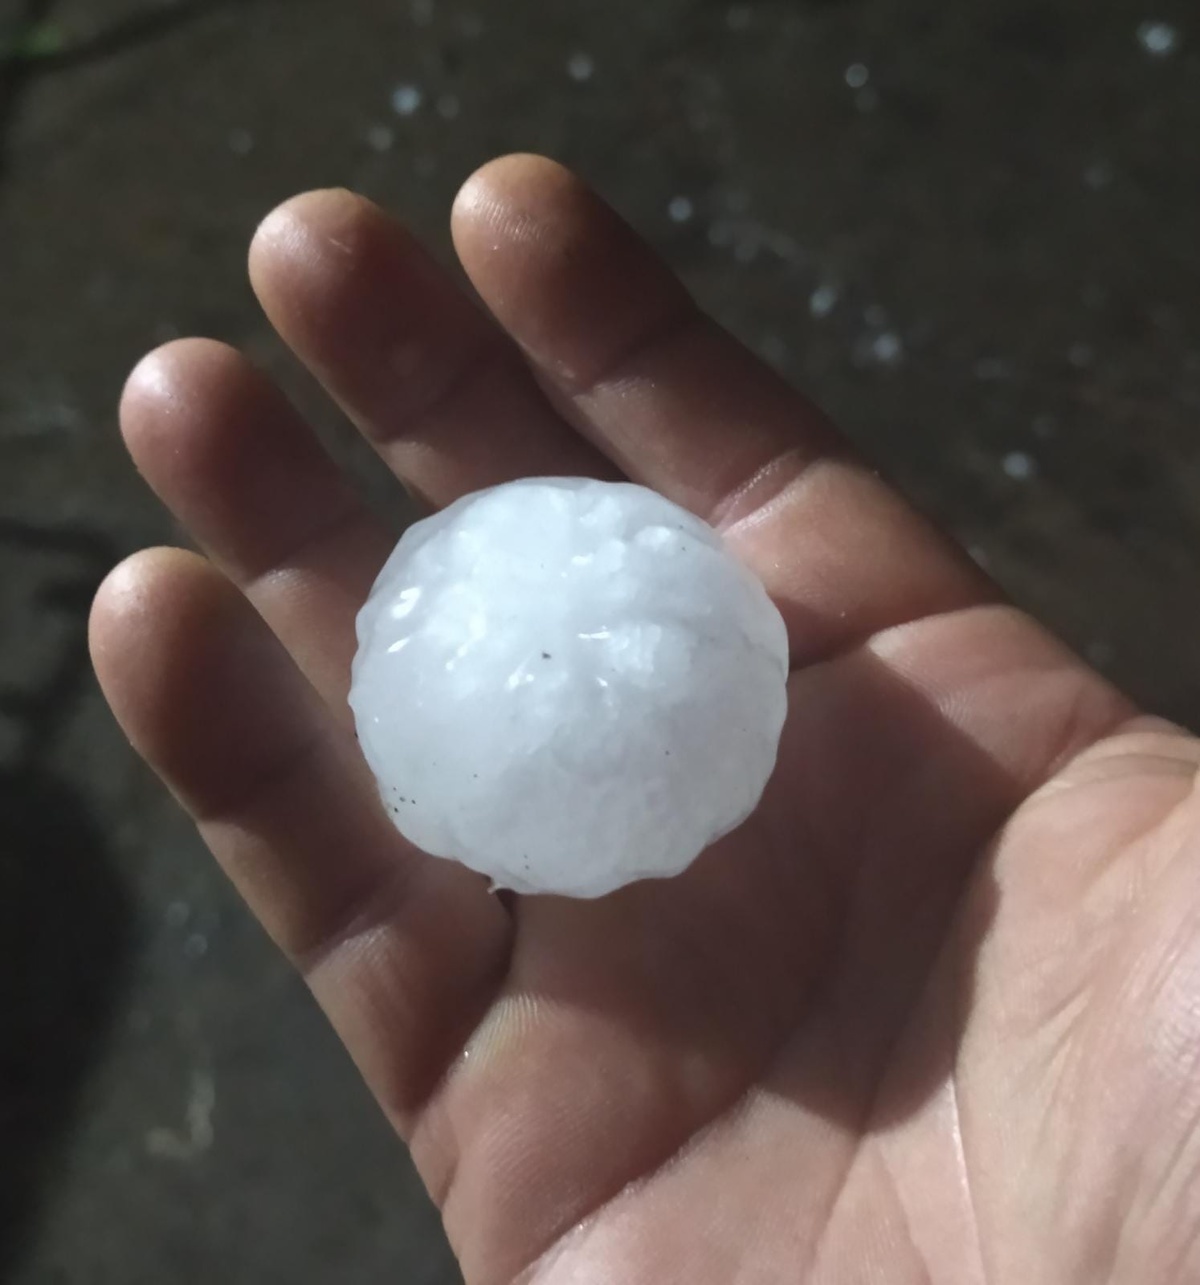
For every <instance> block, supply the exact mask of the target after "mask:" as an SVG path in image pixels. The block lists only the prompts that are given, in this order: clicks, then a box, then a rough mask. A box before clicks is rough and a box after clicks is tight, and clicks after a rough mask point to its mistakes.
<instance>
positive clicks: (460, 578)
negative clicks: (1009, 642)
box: [350, 478, 788, 897]
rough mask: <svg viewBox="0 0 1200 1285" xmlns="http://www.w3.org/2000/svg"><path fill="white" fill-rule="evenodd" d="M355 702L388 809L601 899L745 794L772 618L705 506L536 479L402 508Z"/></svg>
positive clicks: (459, 854) (774, 660)
mask: <svg viewBox="0 0 1200 1285" xmlns="http://www.w3.org/2000/svg"><path fill="white" fill-rule="evenodd" d="M358 640H359V650H358V654H357V656H356V657H355V661H354V670H353V685H352V690H351V695H350V703H351V705H352V707H353V709H354V714H355V720H356V724H357V728H358V734H359V741H360V743H361V746H362V750H363V753H364V755H365V756H366V759H367V762H368V764H369V765H370V767H371V769H372V771H373V772H374V774H375V777H376V779H377V781H378V783H379V789H380V793H381V796H382V799H383V802H384V805H385V807H386V808H387V810H388V812H389V813H390V815H391V817H392V820H393V821H394V822H395V824H396V826H397V828H398V829H399V830H400V831H401V832H402V833H403V834H404V835H405V836H406V837H407V838H408V839H409V840H411V841H412V842H413V843H414V844H416V845H417V846H418V847H420V848H422V849H424V850H425V851H426V852H428V853H431V854H433V855H435V856H440V857H453V858H456V859H457V860H459V861H461V862H462V863H463V864H465V865H467V866H470V867H471V868H472V869H474V870H478V871H479V872H480V873H482V874H485V875H488V876H489V877H490V878H491V879H492V881H493V883H494V885H495V886H496V887H500V888H511V889H515V890H517V891H519V892H526V893H531V892H547V893H560V894H566V895H570V896H577V897H597V896H601V895H603V894H604V893H607V892H610V891H612V890H613V889H615V888H619V887H621V886H622V885H623V884H626V883H630V882H632V881H633V880H636V879H642V878H648V877H661V876H669V875H675V874H678V873H680V872H681V871H682V870H684V869H685V868H686V867H687V866H688V865H690V864H691V862H692V860H693V859H694V858H695V857H696V856H697V855H698V854H699V853H700V852H701V851H703V850H704V849H705V848H706V847H707V846H708V845H709V844H710V843H712V842H713V841H714V840H715V839H717V838H719V837H720V836H722V835H723V834H726V833H728V832H729V831H730V830H732V829H734V828H735V827H736V826H738V825H740V824H741V822H742V821H744V820H745V819H746V817H747V816H749V815H750V813H751V812H752V811H753V809H754V808H755V807H756V806H757V803H758V800H759V797H760V796H761V794H762V791H763V788H764V786H765V784H766V782H767V779H768V777H769V776H770V774H771V771H772V769H773V767H774V763H775V756H776V752H777V749H778V743H779V736H780V731H781V729H782V726H783V720H784V714H785V711H786V690H785V683H786V679H787V671H788V646H787V633H786V630H785V628H784V624H783V620H782V618H781V617H780V615H779V612H778V611H777V610H776V608H775V606H774V605H773V604H772V602H771V600H770V599H769V598H768V596H767V594H766V591H765V590H764V588H763V586H762V585H761V584H760V583H759V581H758V580H756V579H755V577H754V576H753V575H752V574H751V573H750V572H749V571H747V570H746V569H745V568H744V567H743V566H742V565H741V564H740V563H739V562H737V561H736V560H735V559H734V557H733V556H732V555H731V554H730V553H729V552H728V551H727V549H726V548H725V546H724V544H723V543H722V541H721V537H720V536H719V535H718V534H717V533H716V532H715V531H714V530H713V529H712V528H711V527H709V526H708V525H707V524H706V523H704V522H702V521H701V520H700V519H698V518H696V517H694V516H693V515H691V514H690V513H688V512H686V511H685V510H684V509H681V508H679V507H678V506H677V505H675V504H672V503H671V502H670V501H668V500H665V499H664V498H663V497H662V496H660V495H657V494H656V493H655V492H653V491H649V490H646V489H645V488H644V487H640V486H635V485H633V484H631V483H619V482H593V481H588V480H585V479H579V478H562V479H530V480H526V481H521V482H513V483H510V484H508V485H506V486H501V487H496V488H494V489H492V490H489V491H483V492H480V493H478V494H475V495H470V496H467V497H465V498H464V499H461V500H459V501H458V502H457V503H455V504H453V505H451V506H450V507H449V508H448V509H445V510H444V511H443V512H441V513H439V514H437V515H435V516H434V517H431V518H427V519H425V520H424V521H423V522H418V523H417V524H415V525H414V526H412V527H410V528H409V530H408V531H407V532H406V534H405V535H404V537H403V538H402V539H401V541H400V543H399V545H398V546H397V547H396V550H395V552H394V553H393V554H392V556H391V558H390V559H389V560H388V562H387V564H386V565H385V567H384V568H383V570H382V571H381V572H380V575H379V578H378V579H377V580H376V582H375V587H374V588H373V589H372V591H371V595H370V597H369V598H368V600H367V603H366V605H365V606H364V607H363V609H362V611H361V612H360V614H359V618H358Z"/></svg>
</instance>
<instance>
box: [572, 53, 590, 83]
mask: <svg viewBox="0 0 1200 1285" xmlns="http://www.w3.org/2000/svg"><path fill="white" fill-rule="evenodd" d="M595 74H596V62H595V59H594V58H593V57H592V55H591V54H585V53H577V54H572V55H571V56H570V58H568V59H567V75H568V76H570V77H571V79H572V80H575V81H578V82H579V83H580V84H582V83H583V82H584V81H585V80H591V78H592V77H593V76H594V75H595Z"/></svg>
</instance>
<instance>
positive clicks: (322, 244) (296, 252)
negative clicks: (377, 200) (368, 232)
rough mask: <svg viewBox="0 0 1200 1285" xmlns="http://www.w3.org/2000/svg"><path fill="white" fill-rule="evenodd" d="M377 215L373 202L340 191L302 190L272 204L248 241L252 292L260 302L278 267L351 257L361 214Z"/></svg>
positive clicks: (290, 266) (357, 235)
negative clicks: (331, 254) (329, 256)
mask: <svg viewBox="0 0 1200 1285" xmlns="http://www.w3.org/2000/svg"><path fill="white" fill-rule="evenodd" d="M381 214H382V212H381V211H380V210H379V207H378V206H376V205H375V204H374V202H372V201H369V200H367V198H366V197H365V196H359V195H358V193H356V192H351V191H349V190H348V189H346V188H341V187H335V188H318V189H315V190H314V191H311V192H301V193H300V194H299V195H298V196H293V197H291V198H290V199H289V200H287V201H284V202H283V204H282V205H278V206H276V207H275V209H273V210H272V211H271V213H270V214H268V215H267V217H266V218H265V219H263V221H262V222H261V223H260V224H259V225H258V228H257V229H256V231H255V233H254V236H253V238H252V239H251V241H250V252H249V256H248V268H249V273H250V284H251V286H252V287H253V289H254V291H255V293H256V294H257V295H258V296H259V298H260V300H261V299H262V297H263V292H264V291H267V292H270V291H271V290H272V288H273V286H274V285H275V284H276V282H277V279H278V275H277V274H278V273H279V271H280V270H281V269H283V270H288V269H292V268H295V267H296V266H304V265H306V264H309V263H311V261H312V260H313V258H314V257H315V256H317V255H319V254H321V253H323V252H325V251H328V250H333V251H335V252H337V253H340V254H342V255H345V256H350V255H353V253H354V251H355V246H356V243H357V241H358V239H359V237H360V236H361V229H362V226H363V222H364V216H365V217H366V218H367V219H373V218H378V217H380V216H381Z"/></svg>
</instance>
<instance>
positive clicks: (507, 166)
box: [450, 152, 587, 255]
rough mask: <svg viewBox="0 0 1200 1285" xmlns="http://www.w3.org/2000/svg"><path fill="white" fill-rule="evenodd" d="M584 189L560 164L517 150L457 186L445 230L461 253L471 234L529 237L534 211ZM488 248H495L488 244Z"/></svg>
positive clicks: (469, 246)
mask: <svg viewBox="0 0 1200 1285" xmlns="http://www.w3.org/2000/svg"><path fill="white" fill-rule="evenodd" d="M586 191H587V188H586V187H585V185H584V184H583V183H582V181H581V180H580V179H579V178H577V177H576V176H575V175H574V174H573V173H572V172H571V171H570V170H569V169H567V168H566V167H565V166H564V165H560V164H559V163H558V162H557V161H553V160H550V159H549V157H546V156H538V155H536V154H533V153H526V152H519V153H514V154H513V155H510V156H501V157H498V158H497V159H496V160H493V161H488V163H487V164H486V165H482V166H481V167H480V168H479V169H477V170H476V171H475V173H474V174H472V175H471V177H470V178H469V179H467V181H466V182H465V183H464V184H463V185H462V187H461V188H460V189H459V192H458V195H457V196H456V197H455V199H454V205H453V208H452V209H451V213H450V230H451V235H452V236H453V238H454V243H455V247H456V249H457V250H458V252H459V254H460V255H463V254H469V253H470V252H471V251H472V250H473V248H474V238H475V236H476V234H479V233H487V234H488V236H489V237H490V239H491V241H492V242H495V241H496V239H497V233H499V235H500V239H501V240H521V239H528V236H529V234H530V233H532V232H534V230H535V229H536V227H537V226H538V222H539V220H538V218H537V215H538V212H539V211H540V210H541V209H544V208H546V207H547V205H548V204H554V203H556V202H557V201H558V200H559V199H561V197H562V196H563V195H564V194H569V193H572V192H586ZM493 248H499V247H498V246H493Z"/></svg>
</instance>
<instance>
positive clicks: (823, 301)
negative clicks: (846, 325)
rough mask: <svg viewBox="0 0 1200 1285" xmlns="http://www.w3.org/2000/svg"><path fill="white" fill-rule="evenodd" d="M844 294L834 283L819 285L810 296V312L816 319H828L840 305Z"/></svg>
mask: <svg viewBox="0 0 1200 1285" xmlns="http://www.w3.org/2000/svg"><path fill="white" fill-rule="evenodd" d="M841 297H842V292H841V291H840V290H839V289H838V288H837V286H835V285H834V284H833V283H832V282H826V283H825V284H824V285H819V286H817V288H816V289H815V290H814V291H813V292H812V294H810V295H809V296H808V310H809V312H811V313H812V315H813V316H814V317H817V318H823V317H828V316H829V314H830V313H831V312H832V311H833V310H834V308H836V307H837V305H838V300H839V299H840V298H841Z"/></svg>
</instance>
